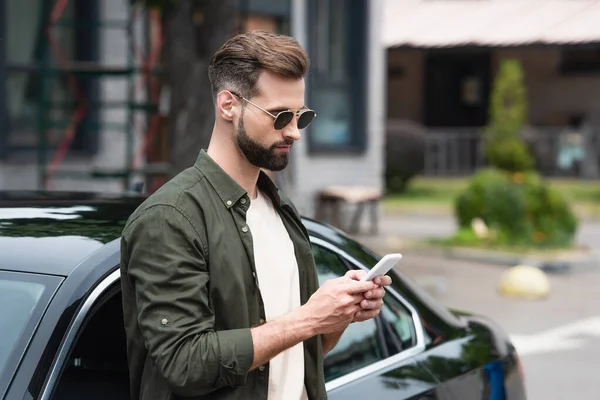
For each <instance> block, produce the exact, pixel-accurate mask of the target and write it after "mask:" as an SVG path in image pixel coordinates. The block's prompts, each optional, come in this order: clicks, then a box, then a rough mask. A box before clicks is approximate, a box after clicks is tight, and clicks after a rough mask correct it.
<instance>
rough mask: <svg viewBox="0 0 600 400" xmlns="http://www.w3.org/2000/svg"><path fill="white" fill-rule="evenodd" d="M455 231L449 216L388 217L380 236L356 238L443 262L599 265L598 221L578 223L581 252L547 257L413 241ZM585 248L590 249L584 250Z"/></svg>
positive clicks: (553, 267)
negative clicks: (449, 247) (436, 246)
mask: <svg viewBox="0 0 600 400" xmlns="http://www.w3.org/2000/svg"><path fill="white" fill-rule="evenodd" d="M456 229H457V225H456V222H455V220H454V216H452V215H449V214H446V215H444V214H439V213H438V214H435V215H427V214H423V213H422V214H390V213H386V214H384V215H382V216H381V220H380V226H379V234H378V235H369V234H368V233H361V234H358V235H356V238H357V239H358V240H359V241H361V242H362V243H364V244H365V245H367V246H369V247H371V248H372V249H373V250H375V251H377V252H379V253H388V252H403V253H410V254H422V255H427V256H436V257H440V258H446V259H459V260H466V261H473V262H480V263H486V264H494V265H504V266H513V265H516V264H520V263H529V264H534V265H538V266H540V267H542V268H544V269H546V270H548V271H551V272H567V271H571V270H574V269H578V270H579V269H590V268H594V269H595V268H597V267H599V266H600V263H599V262H598V259H599V255H600V240H598V239H597V238H598V237H600V221H598V220H591V221H589V220H588V221H580V226H579V229H578V232H577V237H576V242H577V244H578V246H580V247H581V248H582V249H581V250H574V251H565V252H561V253H560V254H552V255H546V256H540V255H534V256H532V255H524V254H515V253H507V252H498V251H493V250H491V251H489V250H476V249H458V248H454V249H442V248H431V247H423V246H422V245H421V246H415V243H414V242H415V241H419V240H423V239H428V238H444V237H448V236H450V235H452V234H453V233H454V232H455V231H456ZM584 248H588V249H589V250H584Z"/></svg>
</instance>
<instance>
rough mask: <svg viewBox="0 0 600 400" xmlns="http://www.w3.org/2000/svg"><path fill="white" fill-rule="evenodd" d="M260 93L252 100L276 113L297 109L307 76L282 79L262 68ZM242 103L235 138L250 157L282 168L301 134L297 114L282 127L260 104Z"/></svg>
mask: <svg viewBox="0 0 600 400" xmlns="http://www.w3.org/2000/svg"><path fill="white" fill-rule="evenodd" d="M257 87H258V93H259V94H258V95H257V96H255V97H253V98H252V99H248V100H250V101H251V102H252V103H254V104H256V105H257V106H260V107H261V108H263V109H264V110H266V111H268V112H270V113H271V114H273V115H277V114H278V113H279V112H280V111H285V110H292V111H294V112H296V111H298V110H300V109H302V108H303V107H304V80H303V79H300V80H294V81H290V80H283V79H281V78H279V77H278V76H276V75H273V74H270V73H268V72H263V73H262V74H261V75H260V78H259V79H258V82H257ZM240 101H241V102H243V103H245V104H243V109H242V114H241V115H240V118H239V121H238V125H237V132H236V141H237V144H238V146H239V148H240V150H241V151H242V153H243V154H244V155H245V156H246V158H247V159H248V161H249V162H250V163H251V164H253V165H255V166H257V167H259V168H264V169H267V170H270V171H280V170H282V169H284V168H285V167H286V166H287V164H288V162H289V154H290V151H291V148H292V145H293V144H294V142H295V141H296V140H298V139H299V138H300V132H299V130H298V125H297V118H296V117H294V119H293V120H292V121H291V122H290V123H289V124H287V125H286V126H285V127H284V128H283V129H281V130H276V129H275V127H274V125H273V123H274V121H275V120H274V119H273V117H271V116H270V115H269V114H267V113H266V112H264V111H262V110H261V109H259V108H258V107H255V106H254V105H252V104H250V103H248V102H246V101H244V100H242V99H240Z"/></svg>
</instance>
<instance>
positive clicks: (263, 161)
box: [236, 113, 293, 171]
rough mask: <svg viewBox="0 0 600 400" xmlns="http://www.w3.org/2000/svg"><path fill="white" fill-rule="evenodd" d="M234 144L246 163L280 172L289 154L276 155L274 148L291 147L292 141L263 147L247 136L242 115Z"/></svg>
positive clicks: (287, 160)
mask: <svg viewBox="0 0 600 400" xmlns="http://www.w3.org/2000/svg"><path fill="white" fill-rule="evenodd" d="M236 142H237V145H238V147H239V148H240V150H241V151H242V153H244V155H245V156H246V158H247V159H248V161H249V162H250V163H251V164H252V165H255V166H256V167H258V168H263V169H267V170H269V171H281V170H282V169H284V168H285V167H287V165H288V163H289V161H290V159H289V153H279V154H278V153H277V150H276V148H277V146H291V145H292V144H293V140H291V139H290V140H286V141H283V142H278V143H275V144H273V145H271V146H270V147H265V146H263V145H262V144H260V143H258V142H256V141H255V140H253V139H252V138H251V137H250V136H248V133H247V132H246V127H245V126H244V114H243V113H242V116H241V117H240V121H239V123H238V134H237V136H236Z"/></svg>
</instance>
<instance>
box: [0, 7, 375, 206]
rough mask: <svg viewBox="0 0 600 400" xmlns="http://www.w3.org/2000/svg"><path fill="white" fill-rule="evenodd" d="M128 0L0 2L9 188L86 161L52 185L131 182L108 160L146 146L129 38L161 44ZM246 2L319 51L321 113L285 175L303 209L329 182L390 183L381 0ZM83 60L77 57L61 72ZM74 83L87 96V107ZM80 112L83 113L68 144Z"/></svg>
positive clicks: (312, 94) (0, 142) (315, 75)
mask: <svg viewBox="0 0 600 400" xmlns="http://www.w3.org/2000/svg"><path fill="white" fill-rule="evenodd" d="M128 3H129V0H85V1H80V0H77V1H75V0H71V1H62V2H61V1H59V2H50V1H37V0H35V1H34V0H31V1H23V0H4V1H1V2H0V32H3V33H2V34H1V35H0V36H1V37H2V38H3V40H0V189H34V188H39V187H40V184H41V182H40V174H41V173H43V172H44V171H46V172H47V167H48V166H49V165H52V166H53V167H54V166H55V167H57V168H68V169H70V170H71V171H76V172H78V175H77V174H71V175H69V176H68V177H67V176H63V177H61V178H60V179H55V180H53V181H52V186H51V187H52V188H53V189H68V190H101V191H110V192H118V191H122V190H124V188H123V186H122V185H121V182H120V180H119V179H117V178H118V177H111V176H110V174H107V173H106V174H105V173H103V172H102V171H103V170H104V171H106V170H109V169H110V170H118V169H123V168H124V167H125V166H126V165H127V164H126V163H129V162H131V155H132V154H135V153H136V149H138V148H139V146H141V144H140V143H141V139H140V137H141V135H142V134H143V132H144V130H145V129H147V128H148V124H149V122H148V121H147V120H144V118H141V120H142V121H141V122H140V118H133V117H132V116H131V115H132V110H131V107H132V106H131V105H132V104H133V103H134V102H135V103H136V104H137V106H136V107H142V106H141V105H139V104H140V103H141V102H143V101H144V96H143V94H140V93H138V92H136V91H135V90H133V89H131V87H132V85H134V81H135V78H133V77H132V76H131V66H132V65H133V63H134V62H135V60H133V59H132V57H133V54H132V51H131V49H132V48H136V46H138V47H140V49H144V50H145V51H146V53H147V52H148V51H151V50H152V45H151V44H148V39H147V37H148V36H149V35H148V32H149V30H150V36H151V34H152V32H151V30H152V25H151V24H150V22H151V21H149V20H148V19H147V18H144V17H139V18H136V15H135V14H134V15H129V14H130V13H131V10H130V9H129V7H128V6H127V4H128ZM57 5H58V6H57ZM61 5H64V6H65V7H64V9H57V7H58V8H60V6H61ZM239 6H240V10H241V12H242V14H243V15H246V17H247V18H246V20H245V21H246V24H245V25H246V29H247V30H252V29H266V30H271V31H277V32H282V33H286V34H291V35H292V36H294V37H296V38H297V39H298V40H299V41H300V43H301V44H302V45H304V47H305V48H306V49H307V50H308V52H309V54H310V57H311V62H312V68H311V71H310V75H309V77H308V79H307V105H309V106H310V107H311V108H313V109H315V110H316V111H317V114H318V117H317V119H316V120H315V122H314V123H313V125H312V126H311V127H310V128H309V129H307V130H306V131H305V132H304V137H303V139H302V140H301V141H300V142H299V143H298V144H297V145H296V146H295V148H294V151H293V153H292V158H293V160H292V163H291V165H290V167H289V168H288V169H287V170H286V171H284V173H281V174H280V175H278V176H277V177H276V179H277V181H278V182H279V183H280V184H281V185H282V186H283V187H284V189H285V190H286V191H287V192H289V193H290V195H291V196H292V197H293V198H294V199H295V200H296V202H297V205H298V207H299V209H300V211H301V212H302V213H304V214H307V215H310V214H312V213H313V206H314V197H315V194H316V193H317V192H318V191H319V190H320V189H321V188H324V187H326V186H328V185H332V184H335V185H345V184H348V185H350V184H351V185H363V186H370V187H375V188H381V186H382V173H383V171H382V153H383V124H384V115H385V107H384V106H385V104H384V99H385V95H384V90H385V80H384V73H385V52H384V49H383V48H382V46H381V35H380V32H381V29H380V27H381V24H380V21H381V19H382V12H383V9H382V0H353V1H352V2H346V1H345V0H289V1H281V0H239ZM53 12H54V13H57V14H60V15H61V18H60V19H59V20H58V22H57V23H56V24H55V25H54V28H53V29H52V32H53V36H52V38H54V39H53V40H50V39H48V37H46V36H45V34H44V33H45V27H46V26H47V24H48V22H49V21H50V20H51V17H52V13H53ZM128 15H129V16H128ZM129 21H133V24H132V25H131V26H132V29H131V30H128V28H127V27H128V26H129V25H128V22H129ZM78 26H79V27H78ZM128 32H129V34H128ZM136 38H137V39H136ZM139 38H142V39H141V40H140V39H139ZM54 42H56V43H54ZM56 44H58V46H56ZM59 50H60V51H59ZM73 60H75V61H77V66H76V67H74V65H75V64H69V65H71V67H73V68H71V70H70V73H61V72H60V68H61V66H63V65H67V64H64V63H65V62H70V61H73ZM99 65H102V66H103V67H102V71H100V70H99V68H98V66H99ZM107 66H108V67H107ZM74 77H76V78H77V79H76V81H74V80H73V78H74ZM74 82H76V87H75V86H73V85H74ZM73 93H80V94H81V95H82V96H83V97H85V98H86V100H87V102H88V104H89V107H88V109H87V110H86V111H85V113H80V108H79V102H78V100H77V99H78V97H77V96H74V95H73ZM148 107H150V106H148ZM138 111H139V110H138ZM74 119H76V120H77V121H79V119H81V120H80V121H79V122H78V129H76V130H74V131H73V132H72V133H73V135H74V136H73V140H72V142H71V144H70V146H69V148H68V152H66V153H65V154H63V153H61V151H63V150H65V149H63V148H62V147H61V143H64V140H63V139H64V137H65V134H66V133H67V134H68V132H70V130H69V126H70V125H71V123H72V122H73V120H74ZM42 139H43V140H42ZM198 150H199V149H198ZM63 156H64V157H63ZM90 171H92V172H95V174H91V175H90ZM92 175H95V178H94V177H93V176H92ZM103 175H104V176H103ZM117 175H118V174H117ZM125 189H126V188H125Z"/></svg>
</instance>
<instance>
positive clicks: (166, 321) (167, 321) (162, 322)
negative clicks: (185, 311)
mask: <svg viewBox="0 0 600 400" xmlns="http://www.w3.org/2000/svg"><path fill="white" fill-rule="evenodd" d="M160 323H161V324H163V325H166V324H168V323H169V320H168V319H166V318H163V319H161V320H160Z"/></svg>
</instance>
